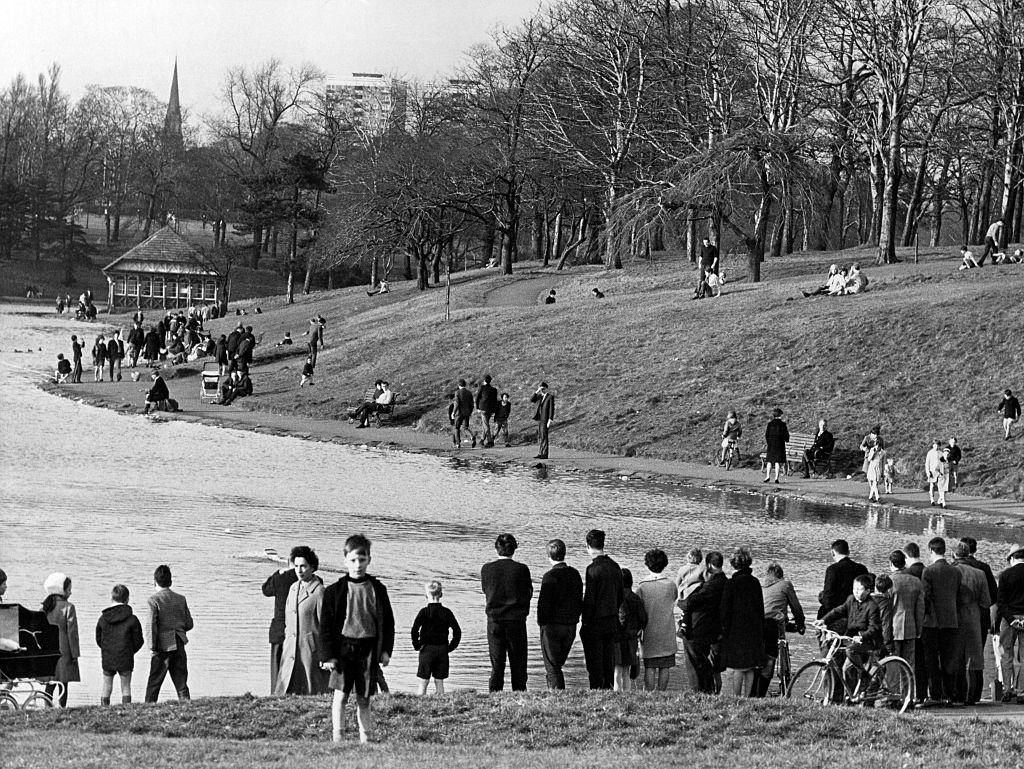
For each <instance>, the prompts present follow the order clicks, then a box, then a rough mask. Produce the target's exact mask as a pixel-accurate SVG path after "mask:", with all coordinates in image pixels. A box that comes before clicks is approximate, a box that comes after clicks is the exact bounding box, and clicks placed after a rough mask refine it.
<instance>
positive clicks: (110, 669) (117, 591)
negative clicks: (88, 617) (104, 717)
mask: <svg viewBox="0 0 1024 769" xmlns="http://www.w3.org/2000/svg"><path fill="white" fill-rule="evenodd" d="M110 599H111V600H112V601H113V602H114V603H113V605H111V606H108V607H107V608H106V609H104V610H103V613H102V614H101V615H100V620H99V622H97V623H96V645H97V646H99V647H100V665H101V667H102V669H103V691H102V693H101V694H100V705H109V704H110V693H111V692H112V691H113V689H114V675H115V674H117V675H118V676H119V677H120V679H121V704H125V703H128V702H131V701H132V671H134V670H135V654H136V653H137V652H138V651H139V649H141V648H142V647H143V646H145V645H146V641H145V639H144V638H143V637H142V623H141V622H139V618H138V617H136V616H135V614H134V613H133V612H132V607H131V606H129V605H128V588H127V587H125V586H124V585H114V589H113V590H111V591H110Z"/></svg>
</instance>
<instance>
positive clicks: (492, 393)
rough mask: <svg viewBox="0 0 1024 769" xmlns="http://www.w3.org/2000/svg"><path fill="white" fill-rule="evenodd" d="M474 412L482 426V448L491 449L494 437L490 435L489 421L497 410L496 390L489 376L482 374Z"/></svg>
mask: <svg viewBox="0 0 1024 769" xmlns="http://www.w3.org/2000/svg"><path fill="white" fill-rule="evenodd" d="M476 410H477V411H479V412H480V421H481V422H482V423H483V426H484V436H483V444H484V448H485V449H489V448H492V447H493V446H494V435H493V434H492V433H491V420H492V419H493V418H494V413H495V412H496V411H497V410H498V388H496V387H495V386H494V385H492V384H491V375H490V374H484V383H483V384H482V385H480V389H479V390H477V391H476Z"/></svg>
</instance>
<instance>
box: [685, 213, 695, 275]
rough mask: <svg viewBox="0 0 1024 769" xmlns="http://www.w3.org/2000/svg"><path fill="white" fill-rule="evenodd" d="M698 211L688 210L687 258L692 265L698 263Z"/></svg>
mask: <svg viewBox="0 0 1024 769" xmlns="http://www.w3.org/2000/svg"><path fill="white" fill-rule="evenodd" d="M697 243H698V240H697V209H696V208H695V207H694V206H690V207H688V208H687V209H686V256H687V258H688V259H689V260H690V264H696V262H697Z"/></svg>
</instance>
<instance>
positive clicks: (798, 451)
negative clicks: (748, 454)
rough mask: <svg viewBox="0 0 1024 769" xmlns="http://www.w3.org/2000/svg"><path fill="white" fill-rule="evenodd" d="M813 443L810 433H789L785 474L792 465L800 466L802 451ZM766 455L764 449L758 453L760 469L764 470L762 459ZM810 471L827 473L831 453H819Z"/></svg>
mask: <svg viewBox="0 0 1024 769" xmlns="http://www.w3.org/2000/svg"><path fill="white" fill-rule="evenodd" d="M813 445H814V436H813V435H811V434H810V433H790V434H789V441H788V442H787V443H786V475H789V474H790V473H791V472H792V470H793V466H794V465H795V466H796V467H800V466H801V465H802V464H803V462H804V451H806V450H807V449H809V448H810V447H811V446H813ZM766 456H767V452H766V451H762V452H761V453H760V454H758V458H759V459H760V460H761V469H762V470H764V460H765V457H766ZM822 465H824V468H823V472H822V473H819V472H818V468H820V467H821V466H822ZM811 472H813V473H815V474H816V475H818V474H829V473H831V472H832V455H831V454H819V456H818V459H817V460H816V461H815V467H812V468H811Z"/></svg>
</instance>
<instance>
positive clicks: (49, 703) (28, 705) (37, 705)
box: [21, 692, 53, 710]
mask: <svg viewBox="0 0 1024 769" xmlns="http://www.w3.org/2000/svg"><path fill="white" fill-rule="evenodd" d="M52 707H53V700H51V699H50V695H48V694H47V693H46V692H33V693H32V694H30V695H29V696H28V697H27V698H26V699H25V701H24V702H23V703H21V709H22V710H46V709H47V708H52Z"/></svg>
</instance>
